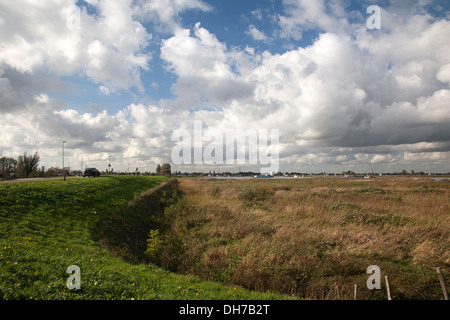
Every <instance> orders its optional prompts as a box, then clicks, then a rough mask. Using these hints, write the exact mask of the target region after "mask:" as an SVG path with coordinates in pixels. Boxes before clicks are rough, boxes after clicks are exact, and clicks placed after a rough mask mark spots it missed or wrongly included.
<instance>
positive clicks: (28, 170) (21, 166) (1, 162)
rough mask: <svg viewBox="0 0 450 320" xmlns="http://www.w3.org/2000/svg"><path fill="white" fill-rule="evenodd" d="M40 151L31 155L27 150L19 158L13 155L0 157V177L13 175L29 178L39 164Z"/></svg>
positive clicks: (6, 177)
mask: <svg viewBox="0 0 450 320" xmlns="http://www.w3.org/2000/svg"><path fill="white" fill-rule="evenodd" d="M39 160H40V157H39V153H38V152H35V153H34V154H31V155H29V154H28V153H27V152H25V153H24V154H21V155H19V156H18V157H17V159H15V158H12V157H1V158H0V178H3V179H8V178H12V177H20V178H29V177H30V176H31V174H32V173H33V172H35V171H36V170H37V168H38V166H39Z"/></svg>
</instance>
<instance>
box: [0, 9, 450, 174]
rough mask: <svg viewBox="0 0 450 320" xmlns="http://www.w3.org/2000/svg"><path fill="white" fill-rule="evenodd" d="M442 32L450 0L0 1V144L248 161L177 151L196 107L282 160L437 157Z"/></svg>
mask: <svg viewBox="0 0 450 320" xmlns="http://www.w3.org/2000/svg"><path fill="white" fill-rule="evenodd" d="M371 5H375V6H376V7H377V8H378V9H379V10H369V11H368V8H369V6H371ZM377 23H378V25H377ZM449 35H450V1H448V0H446V1H437V0H415V1H412V0H411V1H409V0H401V1H400V0H392V1H387V0H386V1H372V0H371V1H351V0H344V1H337V0H314V1H310V0H258V1H256V0H245V1H242V0H239V1H238V0H226V1H225V0H215V1H213V0H147V1H146V0H114V1H106V0H84V1H81V0H79V1H76V0H46V1H45V0H41V1H32V0H2V1H1V2H0V132H1V139H0V156H10V157H14V158H17V156H18V155H19V154H22V153H24V152H28V153H34V152H38V153H39V155H40V158H41V161H40V165H42V166H45V167H46V168H49V167H62V149H63V141H66V142H65V143H64V161H65V162H64V164H65V166H70V168H71V169H72V170H79V169H82V168H84V167H86V166H88V167H97V168H98V169H99V170H105V169H106V168H107V166H108V164H109V163H111V165H112V167H113V169H114V170H115V171H135V169H136V168H138V170H139V171H141V172H145V171H149V172H152V171H153V172H154V171H155V169H156V165H157V164H162V163H166V162H168V163H171V164H172V171H175V170H179V171H182V172H184V171H187V172H193V171H204V172H208V171H215V172H225V171H231V172H236V171H237V170H238V168H239V169H240V170H241V171H244V170H246V169H248V170H254V171H256V170H259V168H260V167H261V163H260V162H261V161H259V162H258V161H257V163H251V164H240V165H238V163H237V160H236V161H235V162H234V163H233V161H228V162H227V161H223V163H220V161H218V162H214V163H212V164H210V163H206V162H202V163H194V161H193V160H192V161H191V162H189V161H186V162H185V163H176V161H174V156H173V150H174V149H175V148H176V146H177V145H178V146H179V145H180V143H181V141H182V140H183V141H184V142H189V141H188V138H189V137H188V136H184V137H183V138H177V137H175V138H174V135H175V133H176V132H180V131H179V130H184V131H182V132H188V133H190V134H191V137H190V138H191V139H194V138H193V137H194V124H195V123H199V122H201V126H202V130H203V131H202V134H203V135H202V136H201V143H202V145H201V146H200V148H202V147H203V148H205V147H206V146H208V145H209V144H210V143H212V142H222V141H223V142H224V143H223V148H224V149H226V148H227V144H226V143H228V141H225V138H224V137H225V136H226V135H225V133H226V132H227V130H244V131H245V130H247V131H246V132H249V131H251V132H256V133H258V134H259V135H258V141H261V140H260V139H261V132H265V131H264V130H266V131H268V132H271V130H273V129H275V130H277V131H276V132H277V133H278V136H277V138H278V144H276V148H277V149H276V151H277V152H275V149H274V148H275V144H272V143H271V142H272V140H270V139H269V140H268V143H267V144H266V146H267V148H265V149H264V150H262V148H261V149H259V151H260V152H267V154H271V155H272V156H273V155H276V156H277V160H278V161H279V170H280V171H282V172H292V171H294V172H337V173H340V172H342V171H348V170H352V171H355V172H370V171H371V166H372V168H373V169H374V171H376V172H399V171H401V170H403V169H405V170H407V171H410V170H414V171H424V172H449V171H450V166H449V156H450V112H449V108H450V41H449V40H448V39H449ZM177 130H178V131H177ZM260 130H262V131H260ZM220 137H221V138H222V139H219V138H220ZM190 141H193V140H190ZM249 141H250V140H249ZM273 141H276V140H273ZM249 143H250V142H249ZM194 145H195V143H193V144H192V146H194ZM219 145H220V144H219ZM197 146H198V144H197ZM236 147H237V145H236ZM260 147H261V145H260ZM249 148H250V147H249ZM218 150H219V149H215V151H214V153H213V154H214V156H216V155H218V153H217V152H218ZM193 152H195V151H193ZM182 154H183V155H185V153H182ZM224 154H226V152H225V153H224ZM227 160H229V159H227ZM232 160H233V159H232ZM248 162H249V161H248Z"/></svg>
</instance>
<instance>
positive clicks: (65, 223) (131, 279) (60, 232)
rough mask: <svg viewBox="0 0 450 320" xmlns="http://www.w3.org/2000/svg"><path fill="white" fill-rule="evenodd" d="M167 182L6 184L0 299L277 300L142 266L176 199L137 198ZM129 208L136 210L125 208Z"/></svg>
mask: <svg viewBox="0 0 450 320" xmlns="http://www.w3.org/2000/svg"><path fill="white" fill-rule="evenodd" d="M165 180H167V179H166V178H163V177H151V178H150V177H136V176H120V177H107V176H105V177H100V178H85V179H68V180H67V181H65V182H64V181H62V180H54V181H33V182H22V183H5V184H1V185H0V299H271V298H280V296H278V295H274V294H262V293H258V292H250V291H247V290H244V289H242V288H240V287H235V286H224V285H220V284H217V283H211V282H204V281H202V280H201V279H199V278H198V277H195V276H191V275H187V274H185V275H179V274H178V275H177V274H174V273H171V272H168V271H165V270H163V269H161V268H159V267H156V266H154V265H152V264H150V263H147V262H146V261H145V260H146V256H144V255H142V254H141V253H142V250H145V249H146V243H145V238H146V237H148V231H149V229H151V228H152V226H151V225H152V224H153V223H154V224H155V225H154V226H153V228H161V227H162V226H164V225H167V222H168V220H167V218H168V217H167V214H165V213H164V209H163V206H164V205H170V201H171V196H172V195H171V194H170V192H168V193H164V192H163V193H162V194H160V195H158V196H159V197H160V198H159V199H158V200H156V202H155V199H149V198H147V199H146V198H145V194H144V195H143V196H142V197H138V196H137V195H138V194H140V193H141V192H143V191H145V190H148V189H150V188H152V187H155V186H156V185H158V184H160V183H162V182H163V181H165ZM161 199H162V201H160V200H161ZM147 200H149V201H150V202H151V204H150V205H149V206H147V205H145V203H147ZM130 201H133V202H134V206H129V207H127V204H128V203H129V202H130ZM158 201H160V203H159V204H158ZM137 208H140V209H144V211H142V210H138V209H137ZM145 210H147V211H145ZM149 210H150V211H151V213H150V214H149ZM152 210H153V211H152ZM143 212H144V213H145V214H143ZM142 226H144V227H142ZM143 240H144V241H143ZM70 265H77V266H79V267H80V269H81V290H69V289H68V288H67V286H66V281H67V279H68V277H69V274H67V273H66V270H67V267H69V266H70Z"/></svg>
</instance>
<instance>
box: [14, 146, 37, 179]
mask: <svg viewBox="0 0 450 320" xmlns="http://www.w3.org/2000/svg"><path fill="white" fill-rule="evenodd" d="M39 160H40V157H39V154H38V153H37V152H36V153H35V154H34V155H28V154H27V153H26V152H25V153H24V154H23V155H20V156H19V159H18V164H17V169H18V171H19V172H20V173H21V174H22V176H23V177H25V178H28V177H29V176H30V174H31V173H32V172H33V171H35V170H36V169H37V167H38V165H39Z"/></svg>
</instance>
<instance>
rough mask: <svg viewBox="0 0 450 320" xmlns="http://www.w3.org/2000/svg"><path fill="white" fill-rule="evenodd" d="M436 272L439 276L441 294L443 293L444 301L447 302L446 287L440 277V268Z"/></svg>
mask: <svg viewBox="0 0 450 320" xmlns="http://www.w3.org/2000/svg"><path fill="white" fill-rule="evenodd" d="M436 270H437V273H438V275H439V281H440V282H441V287H442V292H443V293H444V299H445V300H448V293H447V287H446V286H445V282H444V276H443V275H442V271H441V268H440V267H437V268H436Z"/></svg>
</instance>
